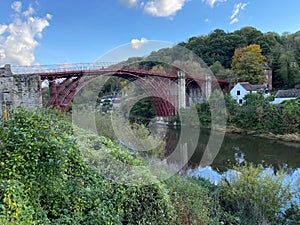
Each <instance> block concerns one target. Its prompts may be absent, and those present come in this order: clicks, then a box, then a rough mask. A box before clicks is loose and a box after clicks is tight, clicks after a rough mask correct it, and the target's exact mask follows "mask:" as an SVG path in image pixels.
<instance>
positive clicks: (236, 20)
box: [230, 18, 239, 24]
mask: <svg viewBox="0 0 300 225" xmlns="http://www.w3.org/2000/svg"><path fill="white" fill-rule="evenodd" d="M237 22H239V20H238V18H233V19H232V20H231V21H230V24H234V23H237Z"/></svg>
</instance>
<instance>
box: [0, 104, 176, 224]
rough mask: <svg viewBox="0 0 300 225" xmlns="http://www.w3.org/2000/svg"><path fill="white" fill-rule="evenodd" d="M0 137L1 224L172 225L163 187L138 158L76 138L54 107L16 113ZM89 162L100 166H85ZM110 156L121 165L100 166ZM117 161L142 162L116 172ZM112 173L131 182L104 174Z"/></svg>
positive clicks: (99, 141)
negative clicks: (135, 171)
mask: <svg viewBox="0 0 300 225" xmlns="http://www.w3.org/2000/svg"><path fill="white" fill-rule="evenodd" d="M81 138H83V139H84V138H85V139H84V141H83V143H85V145H83V144H81V143H82V142H80V139H81ZM0 140H1V144H0V169H1V174H0V200H2V201H1V203H2V204H1V203H0V207H1V209H2V210H1V211H0V221H1V222H3V223H4V224H10V223H11V224H45V225H48V224H51V225H58V224H83V225H85V224H86V225H87V224H170V221H171V218H172V217H173V211H172V205H171V202H170V199H169V197H168V193H167V189H166V188H165V186H164V185H163V184H160V183H158V182H156V183H155V182H153V181H155V177H153V176H152V175H151V173H150V172H149V170H147V167H146V165H145V164H144V163H143V161H142V160H141V159H140V158H139V157H138V156H137V155H135V154H133V153H129V152H128V151H127V150H125V149H124V148H122V147H120V146H119V145H117V144H115V143H114V142H112V141H110V140H108V139H106V138H104V137H97V136H91V135H88V134H87V132H84V133H82V136H76V138H75V136H74V135H73V128H72V125H71V124H70V123H69V122H68V121H67V120H66V119H65V118H64V117H63V116H62V115H60V114H58V113H56V112H53V111H49V110H35V111H31V110H24V109H19V110H16V111H15V112H13V113H12V114H11V117H10V118H9V119H7V120H4V121H2V122H1V126H0ZM85 140H89V141H87V142H85ZM81 151H82V152H81ZM104 153H105V154H104ZM83 154H84V155H85V156H90V158H89V159H87V160H85V159H84V157H83ZM96 156H97V157H98V158H97V157H96ZM92 159H93V160H94V161H95V163H98V165H102V167H97V166H94V167H92V166H91V165H93V164H91V165H90V164H88V163H87V162H90V161H89V160H92ZM111 161H117V162H120V164H114V165H115V167H114V168H108V167H106V166H108V165H109V164H107V163H109V162H111ZM119 165H131V166H140V167H141V169H142V174H141V175H140V174H130V171H129V170H128V171H126V170H124V171H123V172H124V173H123V174H120V173H119V172H120V171H122V170H123V167H122V166H121V167H119ZM99 168H102V169H103V170H101V169H99ZM125 168H126V167H125ZM114 169H116V170H115V171H114ZM110 170H113V171H114V172H115V175H122V176H123V175H126V176H128V177H130V178H131V179H132V181H133V184H135V185H133V186H129V185H126V184H124V183H122V182H121V183H118V182H116V181H117V180H113V179H110V178H111V177H109V176H107V174H106V172H110ZM125 178H126V177H125ZM149 181H150V182H149ZM146 183H147V184H149V183H153V185H144V184H146ZM9 199H12V201H10V200H9Z"/></svg>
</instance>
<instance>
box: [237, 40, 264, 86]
mask: <svg viewBox="0 0 300 225" xmlns="http://www.w3.org/2000/svg"><path fill="white" fill-rule="evenodd" d="M265 63H266V57H265V56H263V55H262V50H261V48H260V46H259V45H256V44H255V45H254V44H253V45H249V46H246V47H244V48H239V49H236V50H235V52H234V55H233V57H232V65H231V69H232V72H233V74H234V76H235V82H236V83H237V82H241V81H246V82H249V83H251V84H264V83H266V77H265V75H264V74H265V73H264V69H265V68H264V67H263V65H265Z"/></svg>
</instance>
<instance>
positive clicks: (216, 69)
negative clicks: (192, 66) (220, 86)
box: [209, 61, 226, 78]
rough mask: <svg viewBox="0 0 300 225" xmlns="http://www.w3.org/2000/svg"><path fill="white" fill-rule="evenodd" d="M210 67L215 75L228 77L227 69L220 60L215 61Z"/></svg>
mask: <svg viewBox="0 0 300 225" xmlns="http://www.w3.org/2000/svg"><path fill="white" fill-rule="evenodd" d="M209 68H210V70H211V71H212V72H213V74H214V75H215V76H217V77H220V78H221V77H222V78H223V77H226V70H225V68H224V67H223V66H222V64H221V63H220V62H219V61H216V62H214V64H212V65H211V66H210V67H209Z"/></svg>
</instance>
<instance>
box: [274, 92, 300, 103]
mask: <svg viewBox="0 0 300 225" xmlns="http://www.w3.org/2000/svg"><path fill="white" fill-rule="evenodd" d="M297 97H300V88H294V89H289V90H279V91H277V93H276V95H275V99H274V101H273V102H272V103H273V104H280V103H282V102H283V101H287V100H291V99H296V98H297Z"/></svg>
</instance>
